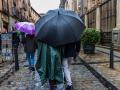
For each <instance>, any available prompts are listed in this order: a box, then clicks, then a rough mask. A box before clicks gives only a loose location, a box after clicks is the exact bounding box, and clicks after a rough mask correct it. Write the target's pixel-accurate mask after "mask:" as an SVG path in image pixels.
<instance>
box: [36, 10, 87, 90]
mask: <svg viewBox="0 0 120 90" xmlns="http://www.w3.org/2000/svg"><path fill="white" fill-rule="evenodd" d="M35 28H36V32H35V36H36V39H37V43H38V58H37V63H36V70H37V72H38V73H39V76H40V78H41V80H42V82H45V81H46V79H50V80H52V81H56V82H57V83H56V84H57V86H58V85H60V84H64V78H63V73H64V72H63V70H64V69H66V68H64V66H63V65H62V64H65V63H66V60H65V63H64V57H65V56H66V55H65V54H67V53H66V52H65V48H64V46H65V45H67V44H71V43H75V42H78V41H79V40H80V35H81V34H82V32H83V31H84V29H85V25H84V24H83V22H82V20H81V19H80V17H79V16H78V15H77V14H76V13H75V12H73V11H69V10H64V9H56V10H50V11H48V13H47V14H46V15H45V16H43V17H42V18H40V19H39V20H38V21H37V22H36V24H35ZM43 47H44V48H43ZM44 53H46V54H44ZM68 57H69V56H68ZM70 57H71V56H70ZM72 57H73V55H72ZM48 66H49V68H48ZM65 66H66V65H65ZM63 68H64V69H63ZM56 69H57V70H56ZM64 71H65V72H66V71H68V68H67V70H64ZM69 75H70V74H69ZM70 79H71V77H70ZM68 86H70V87H71V86H72V83H71V80H70V84H68ZM70 87H69V88H66V89H67V90H72V88H70ZM51 90H54V89H51ZM55 90H64V89H58V88H57V89H55Z"/></svg>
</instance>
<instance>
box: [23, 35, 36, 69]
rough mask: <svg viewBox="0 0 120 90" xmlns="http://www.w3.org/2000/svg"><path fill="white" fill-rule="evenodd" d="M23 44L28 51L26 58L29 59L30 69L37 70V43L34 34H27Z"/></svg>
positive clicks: (26, 51)
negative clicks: (35, 57)
mask: <svg viewBox="0 0 120 90" xmlns="http://www.w3.org/2000/svg"><path fill="white" fill-rule="evenodd" d="M23 45H24V51H25V53H26V59H27V60H28V63H29V69H30V70H32V71H35V68H34V62H35V60H34V56H35V51H36V48H37V44H36V40H35V37H34V35H30V34H27V35H26V37H25V40H24V42H23Z"/></svg>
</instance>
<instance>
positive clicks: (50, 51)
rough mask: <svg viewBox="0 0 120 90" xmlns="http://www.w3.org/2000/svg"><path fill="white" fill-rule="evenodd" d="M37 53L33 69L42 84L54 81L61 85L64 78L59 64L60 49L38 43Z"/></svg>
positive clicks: (60, 59) (60, 58) (60, 60)
mask: <svg viewBox="0 0 120 90" xmlns="http://www.w3.org/2000/svg"><path fill="white" fill-rule="evenodd" d="M37 53H38V55H37V62H36V65H35V67H36V70H37V72H38V74H39V76H40V79H41V82H42V84H44V83H45V82H46V81H47V80H56V81H57V82H58V83H63V82H64V76H63V70H62V64H61V62H62V57H61V49H60V48H54V47H52V46H49V45H47V44H45V43H41V42H38V51H37Z"/></svg>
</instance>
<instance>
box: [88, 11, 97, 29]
mask: <svg viewBox="0 0 120 90" xmlns="http://www.w3.org/2000/svg"><path fill="white" fill-rule="evenodd" d="M88 27H89V28H96V9H93V10H92V11H90V12H89V13H88Z"/></svg>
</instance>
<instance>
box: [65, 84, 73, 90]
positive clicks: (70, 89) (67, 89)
mask: <svg viewBox="0 0 120 90" xmlns="http://www.w3.org/2000/svg"><path fill="white" fill-rule="evenodd" d="M66 90H74V88H73V86H72V85H71V86H69V85H68V86H67V87H66Z"/></svg>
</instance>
